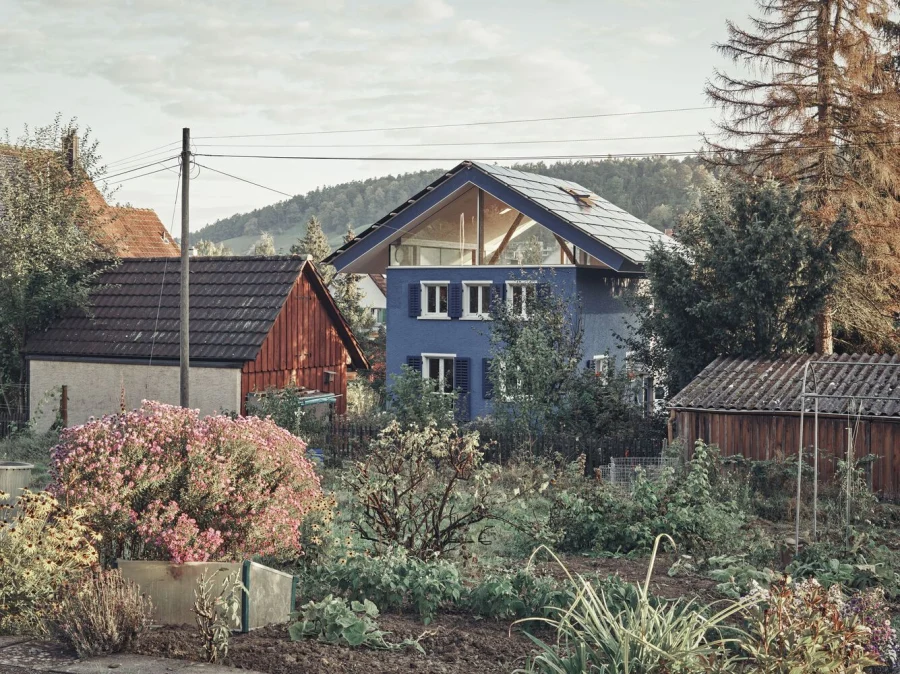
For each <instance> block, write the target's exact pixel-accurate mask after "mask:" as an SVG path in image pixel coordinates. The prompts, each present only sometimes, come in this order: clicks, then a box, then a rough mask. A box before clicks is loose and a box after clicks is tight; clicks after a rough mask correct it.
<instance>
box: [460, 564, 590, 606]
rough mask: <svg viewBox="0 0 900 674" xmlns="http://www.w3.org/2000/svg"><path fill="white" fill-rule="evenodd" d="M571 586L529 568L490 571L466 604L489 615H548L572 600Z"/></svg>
mask: <svg viewBox="0 0 900 674" xmlns="http://www.w3.org/2000/svg"><path fill="white" fill-rule="evenodd" d="M571 598H572V595H571V593H570V591H569V588H568V587H567V586H566V585H565V584H563V583H561V582H559V581H557V580H556V579H555V578H553V577H552V576H537V575H535V574H534V573H533V572H532V570H531V569H530V568H526V569H519V570H518V571H514V572H508V573H490V574H487V575H486V576H485V577H484V578H482V579H481V581H480V582H479V583H478V584H477V585H475V586H474V587H472V588H471V589H470V590H469V591H468V592H467V593H466V595H465V597H464V598H463V602H462V604H463V606H464V607H465V608H466V609H467V610H469V611H471V612H472V613H474V614H475V615H480V616H485V617H488V618H528V617H532V616H548V615H550V614H551V613H553V612H554V610H555V609H554V608H553V607H557V606H564V605H566V604H568V603H569V601H571Z"/></svg>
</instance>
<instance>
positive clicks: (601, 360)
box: [592, 353, 609, 384]
mask: <svg viewBox="0 0 900 674" xmlns="http://www.w3.org/2000/svg"><path fill="white" fill-rule="evenodd" d="M592 360H593V361H594V375H595V376H597V377H600V381H602V382H603V383H604V384H605V383H606V382H607V381H609V355H608V354H605V353H604V354H602V355H600V356H594V357H593V359H592Z"/></svg>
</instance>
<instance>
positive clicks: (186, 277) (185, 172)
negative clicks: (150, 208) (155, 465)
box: [181, 128, 191, 407]
mask: <svg viewBox="0 0 900 674" xmlns="http://www.w3.org/2000/svg"><path fill="white" fill-rule="evenodd" d="M190 185H191V130H190V129H187V128H185V129H182V130H181V406H182V407H190V405H191V392H190V388H191V387H190V373H191V355H190V351H191V338H190V335H191V327H190V302H191V296H190V266H191V232H190V210H189V209H190V198H189V197H190V193H189V189H190Z"/></svg>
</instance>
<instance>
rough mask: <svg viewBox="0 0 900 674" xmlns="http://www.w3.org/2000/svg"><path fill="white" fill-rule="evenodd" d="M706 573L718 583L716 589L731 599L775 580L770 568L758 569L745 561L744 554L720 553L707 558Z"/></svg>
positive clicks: (742, 595)
mask: <svg viewBox="0 0 900 674" xmlns="http://www.w3.org/2000/svg"><path fill="white" fill-rule="evenodd" d="M707 564H708V565H709V570H708V571H707V572H706V575H707V576H709V577H710V578H712V579H713V580H714V581H716V582H717V583H718V585H716V590H718V591H719V592H720V593H722V594H723V595H725V596H726V597H730V598H732V599H740V598H741V597H744V596H746V595H747V594H749V593H750V592H751V591H752V590H753V589H754V588H755V587H757V586H760V587H768V586H769V584H770V583H771V582H772V581H773V580H775V577H776V575H775V572H774V571H772V569H768V568H763V569H758V568H756V567H755V566H753V565H752V564H749V563H747V560H746V556H745V555H720V556H718V557H710V558H709V559H708V560H707Z"/></svg>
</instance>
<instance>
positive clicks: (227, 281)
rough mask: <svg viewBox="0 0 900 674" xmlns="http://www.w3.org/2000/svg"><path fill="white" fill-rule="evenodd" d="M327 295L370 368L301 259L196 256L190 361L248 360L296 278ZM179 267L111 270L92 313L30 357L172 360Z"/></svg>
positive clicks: (151, 261)
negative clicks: (304, 279) (301, 277)
mask: <svg viewBox="0 0 900 674" xmlns="http://www.w3.org/2000/svg"><path fill="white" fill-rule="evenodd" d="M304 270H307V272H308V274H309V275H310V276H309V279H310V281H311V282H312V283H313V284H314V286H319V287H320V289H323V290H324V292H325V294H324V295H322V296H323V297H325V298H326V304H327V306H328V309H329V311H330V312H331V314H332V318H333V320H334V325H335V328H336V329H337V331H338V334H340V335H341V337H342V339H343V341H344V344H345V346H346V348H347V350H348V352H349V353H350V356H351V358H352V360H353V363H354V365H355V366H356V367H368V362H367V361H366V358H365V356H364V355H363V354H362V351H361V349H360V347H359V344H358V343H357V342H356V340H355V339H354V338H353V334H352V332H351V331H350V328H349V326H348V325H347V323H346V321H345V320H344V319H343V317H342V316H341V314H340V312H339V311H338V310H337V307H336V306H335V305H334V303H333V301H332V300H331V299H330V297H331V296H330V295H328V294H327V290H326V289H325V284H324V282H323V281H322V278H321V276H319V274H318V272H316V271H315V268H314V267H313V266H311V265H305V260H304V259H301V258H299V257H291V256H276V257H251V256H246V257H194V258H191V284H190V291H191V298H190V308H191V360H192V361H195V360H196V361H207V362H234V363H240V362H246V361H248V360H253V359H254V358H256V355H257V353H258V352H259V349H260V347H261V346H262V343H263V340H264V339H265V338H266V335H268V334H269V331H270V330H271V328H272V324H273V323H274V321H275V318H276V317H277V316H278V314H279V313H280V311H281V308H282V306H283V304H284V302H285V300H286V299H287V296H288V293H289V292H290V290H291V288H292V287H293V285H294V282H295V281H296V280H297V277H298V276H299V275H300V274H301V273H303V271H304ZM180 283H181V274H180V266H179V263H178V261H177V260H172V259H170V258H165V257H159V258H147V259H141V258H129V259H124V260H122V261H121V262H120V263H119V265H118V266H117V267H114V268H112V269H110V270H108V271H106V272H105V273H104V274H103V275H102V276H101V277H100V278H99V279H98V281H97V284H98V287H97V289H96V290H95V291H94V292H93V293H92V294H91V303H92V308H91V315H90V316H87V315H85V314H84V313H83V312H81V311H75V310H72V311H69V312H68V313H67V314H65V315H64V316H63V317H62V318H61V319H60V320H58V321H56V322H55V323H54V324H53V325H52V326H51V327H50V328H48V329H47V330H45V331H44V332H42V333H39V334H36V335H34V336H33V337H32V338H31V339H30V340H29V342H28V346H27V349H26V351H27V353H28V355H29V356H68V357H78V358H135V359H141V360H148V359H149V358H150V356H151V354H152V357H153V358H154V359H160V360H175V359H177V358H178V356H179V340H180V329H181V321H180V320H179V304H180V295H179V293H180Z"/></svg>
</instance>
